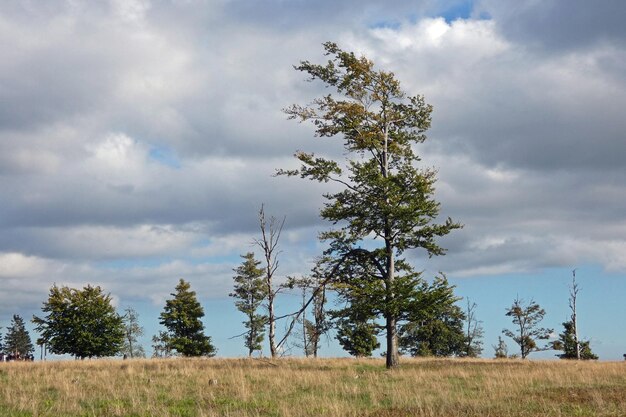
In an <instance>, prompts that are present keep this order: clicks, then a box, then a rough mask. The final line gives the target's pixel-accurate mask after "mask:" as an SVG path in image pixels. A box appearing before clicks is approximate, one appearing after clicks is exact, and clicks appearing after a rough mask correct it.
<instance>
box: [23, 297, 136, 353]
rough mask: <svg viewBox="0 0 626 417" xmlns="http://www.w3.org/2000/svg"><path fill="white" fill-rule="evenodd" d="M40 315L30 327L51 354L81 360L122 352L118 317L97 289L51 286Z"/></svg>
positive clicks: (121, 326) (119, 319)
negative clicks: (42, 313) (35, 331)
mask: <svg viewBox="0 0 626 417" xmlns="http://www.w3.org/2000/svg"><path fill="white" fill-rule="evenodd" d="M42 311H43V312H44V313H46V315H45V316H44V317H42V318H40V317H37V316H33V323H35V325H36V327H35V329H36V330H37V331H38V332H39V333H40V334H41V340H42V341H44V342H45V343H46V345H47V348H48V350H49V351H50V352H52V353H57V354H70V355H73V356H75V357H77V358H81V359H82V358H92V357H102V356H114V355H116V354H117V353H119V351H120V350H121V348H122V345H123V342H124V324H123V322H122V317H120V315H119V314H117V312H116V311H115V308H114V307H113V306H112V305H111V296H110V295H109V294H104V293H103V292H102V289H101V288H100V287H92V286H91V285H87V286H86V287H84V288H83V289H82V290H78V289H75V288H69V287H57V286H56V285H54V286H53V287H52V288H51V289H50V295H49V297H48V301H46V302H44V304H43V307H42Z"/></svg>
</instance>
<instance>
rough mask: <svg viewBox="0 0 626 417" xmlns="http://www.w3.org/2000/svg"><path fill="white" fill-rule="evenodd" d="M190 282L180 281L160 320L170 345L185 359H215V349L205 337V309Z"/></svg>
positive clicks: (209, 339) (208, 338)
mask: <svg viewBox="0 0 626 417" xmlns="http://www.w3.org/2000/svg"><path fill="white" fill-rule="evenodd" d="M190 288H191V286H190V285H189V283H188V282H186V281H185V280H183V279H181V280H180V281H179V282H178V285H177V286H176V292H174V293H172V294H171V295H172V296H173V298H172V299H170V300H167V301H166V302H165V307H164V309H163V312H162V313H161V316H160V318H161V319H160V321H159V323H161V324H162V325H163V326H165V327H166V328H167V330H168V336H169V338H168V346H169V347H170V348H171V349H174V350H176V351H177V352H178V353H180V354H181V355H183V356H214V355H215V347H214V346H213V345H212V344H211V338H210V337H209V336H205V334H204V324H202V321H200V319H201V318H202V317H204V310H203V309H202V306H201V305H200V303H199V302H198V300H197V299H196V293H195V291H191V290H190Z"/></svg>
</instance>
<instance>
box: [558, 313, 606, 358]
mask: <svg viewBox="0 0 626 417" xmlns="http://www.w3.org/2000/svg"><path fill="white" fill-rule="evenodd" d="M589 345H590V342H589V341H588V340H587V341H580V340H578V338H577V337H576V331H575V329H574V323H573V322H571V321H566V322H564V323H563V332H562V333H560V334H559V338H558V340H555V341H554V342H552V346H551V347H552V349H554V350H560V351H563V353H562V354H560V355H557V356H558V357H559V358H561V359H583V360H589V359H598V356H597V355H595V354H594V353H593V352H592V351H591V347H590V346H589Z"/></svg>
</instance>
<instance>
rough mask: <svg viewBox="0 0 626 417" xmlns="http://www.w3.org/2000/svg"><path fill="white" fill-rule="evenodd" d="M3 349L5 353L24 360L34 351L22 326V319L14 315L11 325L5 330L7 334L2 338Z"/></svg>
mask: <svg viewBox="0 0 626 417" xmlns="http://www.w3.org/2000/svg"><path fill="white" fill-rule="evenodd" d="M4 348H5V349H6V351H7V353H11V354H13V355H15V356H16V357H17V356H19V357H21V358H26V356H28V355H30V354H31V353H33V352H34V351H35V348H34V346H33V343H32V342H31V340H30V335H29V334H28V331H27V330H26V326H25V325H24V319H22V317H21V316H19V315H17V314H14V315H13V320H12V321H11V325H10V326H9V327H8V328H7V334H6V335H5V336H4Z"/></svg>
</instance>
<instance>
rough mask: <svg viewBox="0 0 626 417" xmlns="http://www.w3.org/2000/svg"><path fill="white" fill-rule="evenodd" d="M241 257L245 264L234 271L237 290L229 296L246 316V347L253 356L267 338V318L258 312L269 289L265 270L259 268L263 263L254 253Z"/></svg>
mask: <svg viewBox="0 0 626 417" xmlns="http://www.w3.org/2000/svg"><path fill="white" fill-rule="evenodd" d="M241 257H242V258H243V262H242V263H241V265H240V266H238V267H237V268H235V269H234V271H235V273H236V275H235V276H234V277H233V279H234V281H235V288H234V290H233V292H232V293H231V294H229V295H230V296H231V297H234V298H236V299H237V301H235V306H236V307H237V309H238V310H239V311H241V312H242V313H243V314H245V315H246V321H244V322H243V323H244V326H245V327H246V329H248V332H247V333H246V334H245V339H244V345H245V346H246V347H247V348H248V355H249V356H252V353H253V352H254V351H255V350H261V343H262V342H263V339H264V336H265V331H264V330H265V324H266V323H267V316H266V315H263V314H257V312H256V311H257V309H258V308H259V307H260V306H261V303H262V302H263V300H265V298H266V297H267V293H268V289H267V286H266V284H265V281H264V280H263V277H264V275H265V270H264V269H263V268H259V265H260V264H261V262H260V261H257V260H256V259H254V253H252V252H248V253H246V254H245V255H241Z"/></svg>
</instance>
